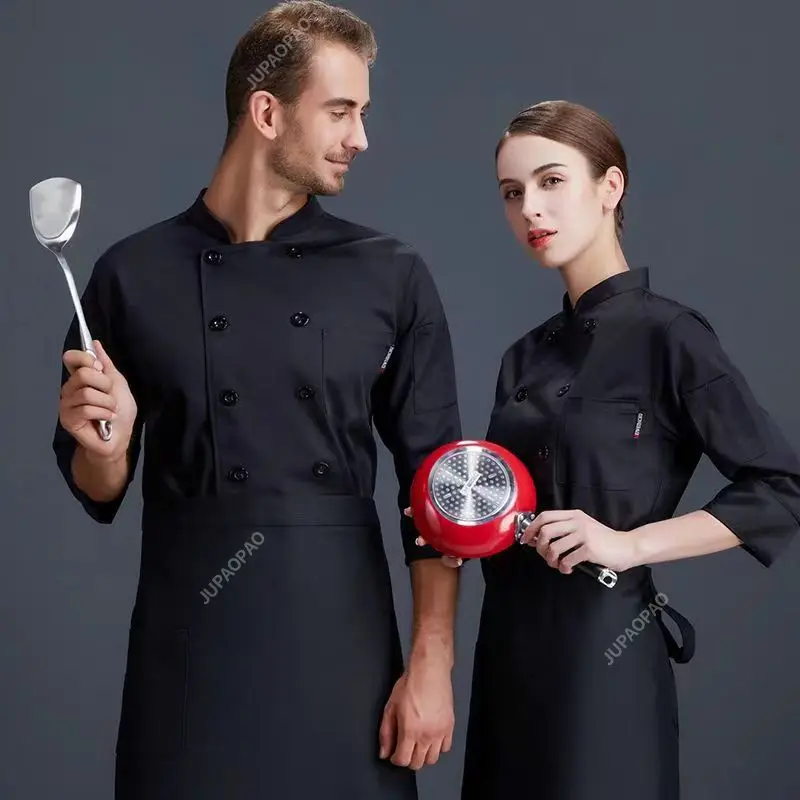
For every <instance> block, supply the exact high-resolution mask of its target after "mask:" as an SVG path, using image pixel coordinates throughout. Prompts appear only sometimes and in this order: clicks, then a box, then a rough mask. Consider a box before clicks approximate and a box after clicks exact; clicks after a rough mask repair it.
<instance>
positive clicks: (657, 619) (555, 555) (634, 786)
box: [420, 102, 800, 800]
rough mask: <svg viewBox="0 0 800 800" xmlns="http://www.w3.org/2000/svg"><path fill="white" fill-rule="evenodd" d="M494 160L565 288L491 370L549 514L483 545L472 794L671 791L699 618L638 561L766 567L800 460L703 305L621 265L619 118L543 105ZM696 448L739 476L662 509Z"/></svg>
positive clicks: (496, 436)
mask: <svg viewBox="0 0 800 800" xmlns="http://www.w3.org/2000/svg"><path fill="white" fill-rule="evenodd" d="M496 164H497V177H498V181H499V187H500V192H501V194H502V199H503V202H504V204H505V209H506V215H507V217H508V222H509V224H510V226H511V229H512V230H513V232H514V234H515V235H516V237H517V238H518V239H519V240H520V242H521V243H522V245H523V246H524V247H525V248H526V249H527V250H528V251H529V252H530V253H531V254H532V255H533V257H534V258H535V259H536V260H537V261H538V262H539V264H541V265H542V266H543V267H545V268H546V269H557V270H559V272H560V274H561V276H562V278H563V279H564V283H565V287H566V294H565V296H564V301H563V308H562V310H561V311H560V312H559V313H557V314H555V315H554V316H553V317H551V318H550V319H548V320H547V321H546V322H544V323H542V324H541V325H539V326H538V327H536V328H534V329H533V330H532V331H530V332H529V333H528V334H526V335H525V336H523V337H522V338H521V339H520V340H519V341H517V342H516V343H515V344H513V345H512V346H511V347H510V348H509V349H508V350H507V351H506V353H505V355H504V357H503V359H502V364H501V367H500V374H499V379H498V383H497V389H496V401H495V405H494V408H493V411H492V415H491V422H490V426H489V430H488V433H487V436H486V438H487V439H489V440H490V441H493V442H496V443H498V444H501V445H503V446H505V447H507V448H508V449H510V450H511V451H512V452H514V453H516V454H517V455H518V456H519V457H520V458H521V459H522V460H523V462H524V463H525V465H526V466H527V467H528V469H529V470H530V472H531V474H532V476H533V478H534V481H535V483H536V487H537V490H538V494H539V508H538V510H539V511H540V514H539V515H538V517H537V518H536V520H535V521H534V523H533V524H532V525H531V526H530V528H528V530H527V531H526V534H525V536H524V538H523V543H524V545H526V546H523V547H517V546H515V547H512V548H511V549H509V550H507V551H505V552H503V553H501V554H499V555H497V556H494V557H492V558H488V559H484V560H483V562H482V568H483V574H484V577H485V582H486V588H485V596H484V604H483V610H482V616H481V622H480V630H479V637H478V642H477V647H476V653H475V668H474V677H473V690H472V699H471V708H470V716H469V727H468V736H467V744H466V764H465V770H464V779H463V790H462V795H461V796H462V800H522V798H526V799H527V798H536V800H611V799H612V798H613V799H614V800H676V799H677V798H678V797H679V764H678V714H677V707H676V692H675V685H674V680H673V672H672V665H671V663H670V660H671V659H672V660H675V661H676V662H685V661H688V660H689V658H690V657H691V655H692V653H691V651H692V645H693V642H692V633H693V631H692V629H691V626H690V625H689V624H688V623H687V622H686V620H684V619H683V617H681V616H680V615H679V614H677V613H676V612H673V611H672V609H671V608H670V607H669V606H668V605H665V602H664V601H665V598H664V596H663V595H662V594H659V593H657V591H656V589H655V587H654V585H653V581H652V578H651V572H650V568H649V567H648V566H647V565H648V564H653V563H657V562H664V561H669V560H673V559H678V558H688V557H692V556H698V555H702V554H707V553H714V552H718V551H722V550H725V549H727V548H730V547H734V546H738V545H741V546H743V547H744V548H745V550H746V551H747V552H748V553H750V554H751V555H752V556H754V557H755V558H756V559H757V560H758V561H760V562H761V563H762V564H764V565H767V566H769V565H770V564H772V563H773V561H774V560H775V558H776V557H777V556H778V554H779V553H780V552H781V551H782V550H783V549H784V547H785V546H786V545H787V543H788V542H789V540H791V539H792V537H793V536H794V535H795V533H796V532H797V529H798V520H800V463H798V460H797V458H796V457H795V454H794V453H793V452H792V450H791V449H790V448H789V446H788V445H787V443H786V442H785V441H784V439H783V437H782V436H781V434H780V432H779V431H778V430H777V429H776V426H775V425H774V423H773V422H772V421H771V420H770V419H769V417H768V416H767V415H766V414H765V413H764V412H763V411H762V409H761V408H760V407H759V406H758V404H757V402H756V400H755V399H754V397H753V394H752V393H751V391H750V389H749V388H748V386H747V384H746V383H745V381H744V379H743V378H742V375H741V374H740V373H739V372H738V371H737V369H736V367H735V366H734V365H733V364H732V363H731V362H730V361H729V359H728V358H727V356H726V354H725V352H724V351H723V349H722V348H721V346H720V343H719V342H718V340H717V338H716V336H715V334H714V332H713V330H712V329H711V327H710V326H709V324H708V322H707V321H706V320H705V319H704V318H703V316H702V315H701V314H699V313H698V312H697V311H695V310H693V309H691V308H687V307H686V306H683V305H681V304H680V303H677V302H675V301H673V300H669V299H666V298H664V297H661V296H659V295H658V294H655V293H654V292H652V291H651V290H650V289H649V284H648V271H647V270H646V269H642V268H639V269H630V268H629V266H628V264H627V262H626V260H625V256H624V254H623V251H622V248H621V246H620V240H619V235H620V231H621V228H622V219H623V213H622V200H623V197H624V195H625V191H626V186H627V181H628V173H627V165H626V158H625V153H624V151H623V148H622V146H621V145H620V142H619V141H618V139H617V136H616V135H615V133H614V131H613V129H612V127H611V126H610V125H609V123H608V122H607V121H605V120H604V119H602V118H601V117H599V116H598V115H597V114H595V113H593V112H592V111H590V110H588V109H586V108H584V107H581V106H578V105H574V104H571V103H566V102H547V103H540V104H538V105H535V106H533V107H532V108H529V109H527V110H525V111H523V112H522V113H521V114H519V115H518V116H517V117H516V118H515V119H514V120H513V121H512V123H511V125H510V126H509V128H508V130H507V131H506V133H505V134H504V135H503V137H502V140H501V141H500V143H499V145H498V148H497V152H496ZM703 453H706V454H708V456H709V457H710V459H711V460H712V461H713V463H714V464H715V465H716V466H717V468H718V469H719V470H720V471H721V472H722V473H723V474H724V475H725V476H726V477H727V478H728V479H729V480H730V481H731V483H730V484H729V485H728V486H727V487H726V488H724V489H723V490H722V491H721V492H719V494H717V495H716V497H714V498H713V499H711V500H710V501H709V502H708V503H707V504H706V505H705V506H704V507H703V508H702V509H701V510H698V511H694V512H692V513H689V514H685V515H683V516H680V517H677V518H672V515H673V512H674V511H675V508H676V506H677V504H678V502H679V500H680V498H681V496H682V494H683V492H684V489H685V488H686V485H687V483H688V482H689V479H690V478H691V476H692V473H693V471H694V469H695V467H696V465H697V463H698V460H699V459H700V457H701V455H702V454H703ZM420 541H421V540H420ZM583 561H586V562H593V563H596V564H601V565H605V566H608V567H611V568H612V569H614V570H616V571H617V572H618V573H619V581H618V583H617V586H616V587H615V588H613V589H609V588H606V587H604V586H603V585H601V584H600V583H598V582H597V581H594V580H592V579H591V578H590V577H589V576H587V575H586V574H584V573H583V572H581V571H578V570H576V569H575V566H576V565H577V564H578V563H579V562H583ZM665 612H666V613H668V614H671V615H672V617H673V619H674V620H675V621H676V622H677V623H678V626H679V628H681V630H682V634H683V636H682V638H683V646H682V647H679V646H678V645H677V643H676V642H675V640H674V639H672V636H671V634H670V632H669V631H668V629H667V627H666V626H665V625H664V623H663V619H662V618H663V614H664V613H665Z"/></svg>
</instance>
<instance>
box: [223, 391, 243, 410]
mask: <svg viewBox="0 0 800 800" xmlns="http://www.w3.org/2000/svg"><path fill="white" fill-rule="evenodd" d="M219 401H220V403H222V405H224V406H235V405H236V404H237V403H238V402H239V395H238V394H237V393H236V392H234V391H233V389H226V390H225V391H224V392H220V394H219Z"/></svg>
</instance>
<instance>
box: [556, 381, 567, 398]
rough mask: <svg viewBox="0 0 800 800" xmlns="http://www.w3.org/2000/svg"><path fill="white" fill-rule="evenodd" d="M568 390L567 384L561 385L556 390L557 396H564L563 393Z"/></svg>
mask: <svg viewBox="0 0 800 800" xmlns="http://www.w3.org/2000/svg"><path fill="white" fill-rule="evenodd" d="M568 391H569V384H567V385H566V386H562V387H561V388H560V389H559V390H558V396H559V397H563V396H564V395H565V394H566V393H567V392H568Z"/></svg>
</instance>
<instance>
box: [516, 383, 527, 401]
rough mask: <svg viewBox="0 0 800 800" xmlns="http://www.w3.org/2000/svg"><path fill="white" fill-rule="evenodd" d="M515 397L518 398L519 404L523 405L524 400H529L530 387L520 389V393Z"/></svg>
mask: <svg viewBox="0 0 800 800" xmlns="http://www.w3.org/2000/svg"><path fill="white" fill-rule="evenodd" d="M515 397H516V398H517V402H518V403H521V402H522V401H523V400H527V399H528V387H527V386H523V387H522V388H520V389H519V391H517V393H516V395H515Z"/></svg>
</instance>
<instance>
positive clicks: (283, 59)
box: [225, 0, 377, 146]
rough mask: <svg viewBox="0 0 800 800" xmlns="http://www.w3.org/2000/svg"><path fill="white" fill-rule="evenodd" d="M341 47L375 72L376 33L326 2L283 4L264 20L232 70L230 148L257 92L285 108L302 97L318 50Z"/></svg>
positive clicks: (242, 44) (248, 36)
mask: <svg viewBox="0 0 800 800" xmlns="http://www.w3.org/2000/svg"><path fill="white" fill-rule="evenodd" d="M322 43H331V44H341V45H344V46H345V47H348V48H350V49H351V50H352V51H353V52H355V53H357V54H358V55H360V56H362V57H363V58H364V59H365V60H366V61H367V63H368V64H369V65H370V66H371V65H372V64H373V63H374V61H375V57H376V55H377V45H376V43H375V34H374V33H373V30H372V28H371V27H370V26H369V25H368V24H367V23H366V22H364V20H362V19H360V18H359V17H357V16H356V15H355V14H354V13H352V12H351V11H348V10H347V9H345V8H341V7H339V6H334V5H330V4H329V3H325V2H322V0H285V2H281V3H278V4H277V5H276V6H273V8H271V9H270V10H269V11H267V12H266V13H265V14H262V16H260V17H259V18H258V19H257V20H256V21H255V22H254V23H253V24H252V25H251V26H250V29H249V30H248V31H247V32H246V33H245V34H244V36H242V38H241V39H240V40H239V42H238V43H237V45H236V48H235V49H234V51H233V54H232V56H231V60H230V63H229V65H228V74H227V79H226V83H225V105H226V110H227V115H228V133H227V137H226V146H227V145H228V144H229V143H230V141H231V139H232V138H233V136H234V134H235V133H236V130H237V128H238V125H239V122H240V120H241V117H242V115H243V114H244V113H245V111H246V109H247V102H248V100H249V98H250V95H251V94H252V93H253V92H254V91H264V90H266V91H268V92H271V93H272V94H274V95H275V96H276V97H277V98H278V99H279V100H280V101H281V102H283V103H285V104H286V105H289V106H291V105H293V104H294V103H295V102H296V101H297V99H298V98H299V97H300V95H301V94H302V92H303V90H304V88H305V86H306V83H307V81H308V78H309V74H310V71H311V61H312V58H313V56H314V53H315V49H316V47H317V45H319V44H322Z"/></svg>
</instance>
